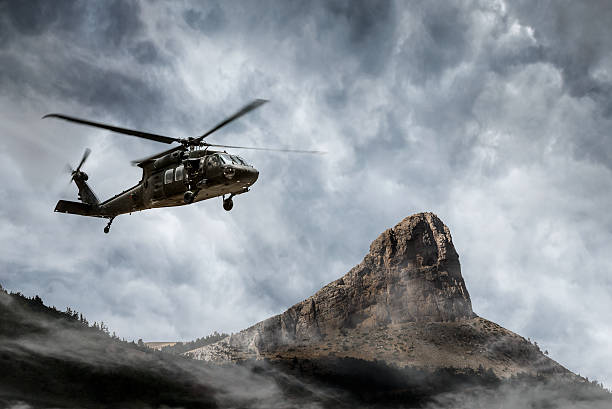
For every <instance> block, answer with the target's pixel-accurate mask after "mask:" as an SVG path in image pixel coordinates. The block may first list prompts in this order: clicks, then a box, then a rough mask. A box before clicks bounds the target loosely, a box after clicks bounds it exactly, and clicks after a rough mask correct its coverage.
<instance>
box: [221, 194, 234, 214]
mask: <svg viewBox="0 0 612 409" xmlns="http://www.w3.org/2000/svg"><path fill="white" fill-rule="evenodd" d="M232 207H234V201H233V200H232V198H231V197H230V198H229V199H225V200H224V201H223V208H224V209H225V210H227V211H228V212H229V211H230V210H232Z"/></svg>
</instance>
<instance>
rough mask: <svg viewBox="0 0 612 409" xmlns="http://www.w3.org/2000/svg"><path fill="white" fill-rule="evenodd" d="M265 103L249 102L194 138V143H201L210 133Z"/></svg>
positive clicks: (260, 101) (265, 100) (258, 101)
mask: <svg viewBox="0 0 612 409" xmlns="http://www.w3.org/2000/svg"><path fill="white" fill-rule="evenodd" d="M266 102H268V100H267V99H256V100H255V101H253V102H251V103H250V104H248V105H245V106H243V107H242V108H241V109H240V110H239V111H238V112H236V113H235V114H234V115H232V116H229V117H227V118H226V119H224V120H223V121H221V122H219V123H218V124H217V125H215V126H214V127H213V128H211V129H210V130H208V131H207V132H205V133H204V134H203V135H201V136H198V137H197V138H195V139H194V142H201V141H202V140H203V139H204V138H206V137H207V136H208V135H210V134H211V133H213V132H215V131H217V130H219V129H220V128H223V127H224V126H225V125H227V124H229V123H230V122H232V121H233V120H235V119H238V118H240V117H241V116H243V115H244V114H247V113H249V112H251V111H252V110H254V109H256V108H259V107H260V106H262V105H263V104H265V103H266Z"/></svg>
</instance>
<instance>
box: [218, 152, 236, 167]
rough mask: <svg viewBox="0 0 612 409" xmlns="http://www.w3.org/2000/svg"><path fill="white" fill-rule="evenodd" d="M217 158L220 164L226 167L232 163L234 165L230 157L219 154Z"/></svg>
mask: <svg viewBox="0 0 612 409" xmlns="http://www.w3.org/2000/svg"><path fill="white" fill-rule="evenodd" d="M219 157H220V158H221V162H223V163H225V164H227V165H231V164H232V163H234V161H233V160H232V157H231V156H230V155H227V154H225V153H220V154H219Z"/></svg>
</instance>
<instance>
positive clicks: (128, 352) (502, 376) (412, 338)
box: [0, 213, 612, 409]
mask: <svg viewBox="0 0 612 409" xmlns="http://www.w3.org/2000/svg"><path fill="white" fill-rule="evenodd" d="M218 338H222V339H221V340H219V341H217V342H213V341H215V340H216V339H218ZM211 342H212V343H211ZM197 343H200V344H208V345H205V346H202V347H198V348H196V349H193V350H191V351H188V352H186V353H184V356H182V355H177V353H181V352H183V349H184V348H185V346H188V345H197ZM177 345H179V346H178V347H177V348H174V349H172V348H170V349H168V351H169V352H174V354H170V353H166V352H161V351H157V350H154V349H151V348H147V347H145V345H144V344H142V343H139V344H135V343H129V342H125V341H122V340H120V339H119V338H118V337H116V336H115V335H114V334H113V335H110V333H109V331H108V329H107V328H106V327H105V325H104V324H97V323H95V324H94V325H90V324H89V323H88V322H87V320H86V319H85V318H84V317H83V316H82V315H79V314H78V313H76V312H74V311H71V310H67V311H66V312H60V311H58V310H56V309H55V308H49V307H46V306H45V305H44V304H43V302H42V300H41V299H40V298H39V297H38V296H36V297H33V298H26V297H24V296H22V295H21V294H19V293H11V294H9V293H7V292H6V291H4V290H2V291H0V365H1V368H2V371H1V372H0V404H2V405H3V406H6V407H15V408H16V407H19V408H28V407H33V408H49V407H55V408H71V407H95V408H98V407H101V408H106V407H129V408H157V407H176V408H178V407H182V408H209V407H219V408H226V407H227V408H230V407H245V408H246V407H249V408H250V407H253V408H275V407H279V408H281V407H282V408H302V407H309V408H338V407H346V408H349V407H350V408H353V407H402V408H430V409H433V408H451V407H452V408H474V407H482V408H489V407H492V406H495V407H500V408H509V409H510V408H512V409H514V408H525V407H538V408H539V407H547V408H548V407H551V408H609V407H610V405H611V404H612V395H611V394H610V393H609V392H608V391H607V390H605V389H604V388H603V387H602V385H600V384H599V383H598V382H596V381H589V380H588V379H586V378H582V377H581V376H579V375H576V374H574V373H572V372H571V371H569V370H567V369H566V368H564V367H563V366H561V365H560V364H558V363H557V362H555V361H554V360H552V359H551V358H549V357H548V356H547V355H546V354H545V353H544V352H542V351H541V350H540V348H539V347H538V346H537V344H534V343H532V342H530V341H529V340H526V339H524V338H523V337H521V336H520V335H518V334H515V333H513V332H511V331H508V330H506V329H504V328H503V327H501V326H499V325H497V324H495V323H492V322H490V321H488V320H486V319H484V318H482V317H479V316H478V315H477V314H475V313H474V311H473V310H472V304H471V300H470V297H469V293H468V289H467V286H466V283H465V281H464V280H463V277H462V275H461V268H460V264H459V256H458V254H457V252H456V251H455V248H454V245H453V242H452V237H451V234H450V230H449V229H448V227H446V226H445V225H444V223H443V222H442V221H441V220H440V219H439V218H438V217H437V216H435V215H434V214H432V213H419V214H416V215H413V216H410V217H407V218H406V219H404V220H403V221H401V222H400V223H398V224H397V225H396V226H395V227H393V228H391V229H388V230H387V231H385V232H384V233H382V234H381V235H380V236H379V237H378V238H377V239H376V240H375V241H374V242H373V243H372V245H371V246H370V252H369V253H368V254H367V255H366V256H365V258H364V259H363V261H362V262H361V263H360V264H359V265H357V266H355V267H354V268H353V269H351V270H350V271H349V272H348V273H347V274H346V275H344V276H343V277H341V278H339V279H338V280H336V281H334V282H332V283H330V284H328V285H327V286H325V287H323V288H322V289H321V290H320V291H318V292H317V293H316V294H314V295H313V296H311V297H309V298H307V299H306V300H304V301H302V302H299V303H297V304H295V305H294V306H292V307H291V308H289V309H288V310H287V311H286V312H284V313H282V314H279V315H277V316H274V317H271V318H269V319H267V320H265V321H262V322H260V323H257V324H255V325H253V326H252V327H250V328H247V329H245V330H243V331H241V332H239V333H237V334H232V335H230V336H226V337H224V338H223V337H222V336H221V335H220V334H213V335H211V336H208V337H202V338H200V339H199V340H197V341H196V342H195V343H194V344H189V343H186V344H177ZM191 358H196V359H191Z"/></svg>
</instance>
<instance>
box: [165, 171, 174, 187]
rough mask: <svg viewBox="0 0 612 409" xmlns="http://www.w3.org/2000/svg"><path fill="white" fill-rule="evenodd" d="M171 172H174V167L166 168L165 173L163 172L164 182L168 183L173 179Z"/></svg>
mask: <svg viewBox="0 0 612 409" xmlns="http://www.w3.org/2000/svg"><path fill="white" fill-rule="evenodd" d="M173 173H174V169H168V170H167V171H166V173H165V174H164V183H165V184H168V183H172V179H173V176H174V175H173Z"/></svg>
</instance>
